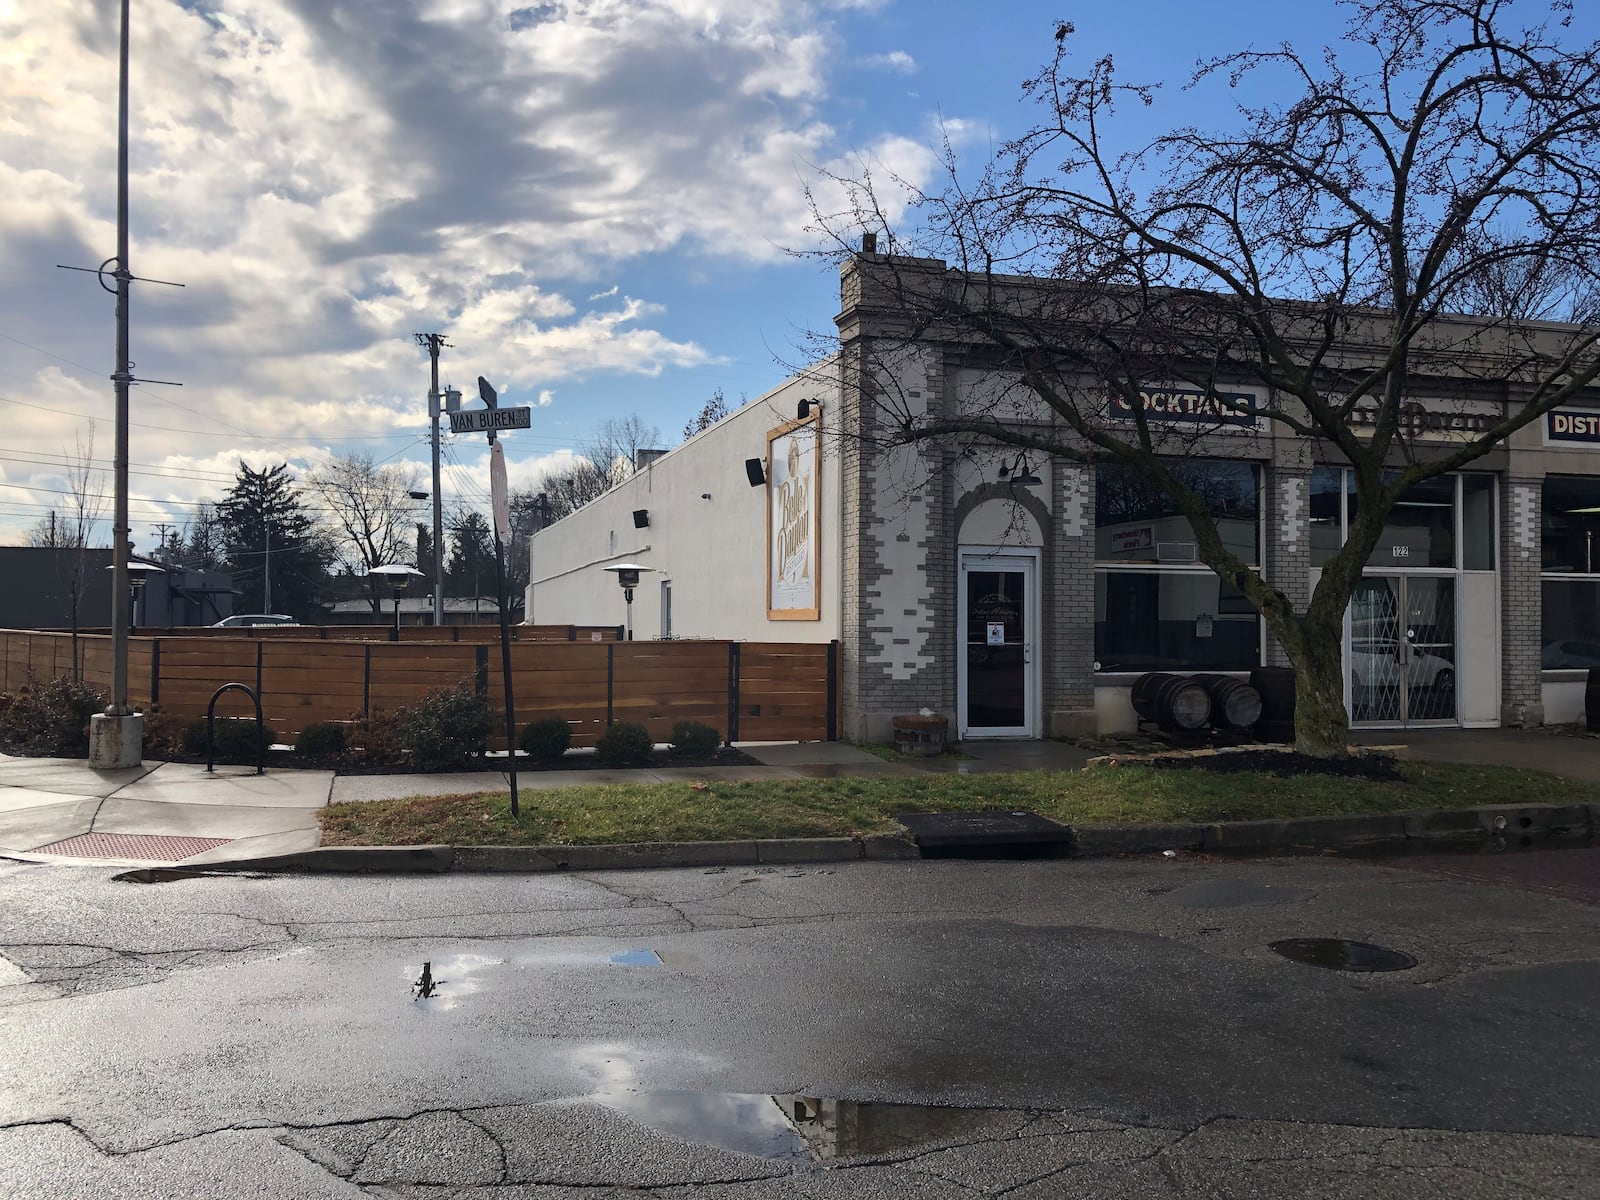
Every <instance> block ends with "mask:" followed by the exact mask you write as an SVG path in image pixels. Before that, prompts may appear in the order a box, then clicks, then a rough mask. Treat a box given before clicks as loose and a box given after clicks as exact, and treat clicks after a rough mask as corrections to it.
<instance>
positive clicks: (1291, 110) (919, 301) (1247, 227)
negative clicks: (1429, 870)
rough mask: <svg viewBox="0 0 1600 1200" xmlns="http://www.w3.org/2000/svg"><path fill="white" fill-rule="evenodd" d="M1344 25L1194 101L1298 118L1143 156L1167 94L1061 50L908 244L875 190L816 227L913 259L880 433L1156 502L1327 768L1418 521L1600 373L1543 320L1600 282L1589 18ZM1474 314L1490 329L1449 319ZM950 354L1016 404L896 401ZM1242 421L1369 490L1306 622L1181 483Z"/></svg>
mask: <svg viewBox="0 0 1600 1200" xmlns="http://www.w3.org/2000/svg"><path fill="white" fill-rule="evenodd" d="M1346 7H1347V9H1348V10H1349V15H1350V24H1349V34H1348V36H1347V37H1346V38H1345V40H1344V42H1343V44H1342V45H1340V46H1338V47H1336V48H1327V49H1324V50H1323V51H1322V52H1321V53H1317V54H1301V53H1299V52H1297V51H1296V50H1295V49H1293V48H1292V47H1289V46H1287V45H1285V46H1282V47H1280V48H1278V49H1273V50H1266V51H1256V50H1242V51H1239V52H1237V53H1234V54H1230V55H1226V56H1224V57H1222V58H1219V59H1216V60H1213V61H1209V62H1204V63H1202V64H1201V65H1200V67H1199V68H1198V70H1197V72H1196V75H1195V77H1194V79H1193V80H1192V81H1191V85H1190V86H1192V87H1207V86H1216V85H1238V84H1240V82H1241V81H1242V80H1247V79H1249V80H1253V78H1254V77H1255V76H1256V75H1257V74H1258V73H1260V74H1270V75H1271V76H1272V81H1273V84H1274V85H1275V86H1279V87H1284V86H1286V87H1288V88H1289V89H1290V90H1291V91H1292V93H1293V94H1292V95H1289V96H1288V98H1287V99H1286V100H1285V101H1284V102H1283V103H1281V104H1264V105H1260V106H1255V107H1248V106H1241V107H1240V109H1239V122H1238V128H1236V129H1235V130H1233V131H1230V132H1225V133H1207V132H1202V131H1200V130H1197V129H1193V128H1178V129H1175V130H1174V131H1172V132H1170V133H1166V134H1162V135H1160V136H1158V137H1156V138H1155V139H1154V140H1153V141H1151V142H1149V143H1148V144H1147V145H1145V146H1143V148H1142V149H1139V150H1137V151H1135V152H1133V153H1128V154H1121V155H1119V154H1116V153H1114V152H1113V151H1111V150H1110V149H1108V145H1109V141H1108V139H1109V137H1110V136H1111V131H1112V130H1113V129H1114V128H1115V122H1116V118H1117V116H1118V109H1119V107H1120V106H1122V105H1124V104H1129V103H1131V104H1132V105H1134V106H1135V107H1137V108H1140V109H1143V108H1146V107H1148V106H1152V105H1154V104H1155V103H1156V102H1157V100H1158V92H1159V88H1158V87H1157V86H1144V85H1130V84H1125V83H1122V82H1120V81H1119V80H1118V78H1117V77H1116V74H1115V72H1114V70H1113V65H1112V61H1111V58H1110V56H1106V57H1102V58H1100V59H1099V60H1098V61H1095V62H1093V63H1092V64H1090V65H1089V66H1088V67H1087V69H1086V70H1083V71H1079V70H1076V69H1075V68H1074V67H1073V66H1072V64H1071V61H1070V55H1069V47H1070V45H1071V43H1072V41H1073V36H1072V35H1073V29H1072V27H1071V26H1070V25H1068V24H1062V25H1060V26H1058V27H1057V29H1056V31H1055V41H1056V48H1055V52H1054V55H1053V57H1052V59H1051V61H1050V62H1049V63H1048V64H1047V65H1046V66H1045V67H1044V68H1043V69H1042V70H1041V71H1040V72H1039V73H1038V74H1037V75H1036V76H1034V77H1033V78H1032V79H1030V80H1029V81H1027V83H1026V84H1025V85H1024V87H1025V91H1026V92H1027V94H1028V95H1029V96H1031V97H1032V98H1033V99H1034V100H1036V101H1037V102H1038V104H1039V105H1040V107H1041V108H1042V117H1041V119H1040V120H1039V122H1038V123H1037V124H1036V125H1035V126H1034V127H1033V128H1032V129H1030V130H1029V131H1028V132H1026V133H1024V134H1023V135H1022V136H1021V137H1019V138H1017V139H1016V140H1015V141H1012V142H1010V143H1009V144H1007V145H1005V146H1004V147H1002V148H1001V149H1000V150H999V151H998V152H997V153H996V154H995V156H994V157H993V158H992V159H990V160H989V161H988V162H987V163H986V164H985V166H984V167H983V168H982V170H981V171H979V172H978V173H977V174H976V175H968V174H967V173H965V172H964V170H963V169H962V168H961V166H960V164H959V163H958V162H957V161H956V158H955V156H954V155H953V154H951V153H950V152H949V151H948V148H947V164H946V165H947V170H948V173H947V176H946V183H945V185H944V186H942V188H941V189H940V190H937V191H926V192H922V193H920V194H917V195H915V196H914V198H913V203H912V206H911V209H910V214H909V216H908V218H907V219H906V220H905V221H904V222H903V223H900V222H897V223H891V222H890V221H889V220H888V219H887V217H886V213H887V211H888V209H889V205H888V204H887V201H886V198H885V197H884V196H883V195H882V193H881V188H880V185H878V184H877V183H875V182H874V181H873V180H872V179H871V178H870V177H865V178H858V179H854V180H840V181H839V182H841V183H843V184H845V185H846V187H847V188H850V189H853V190H852V191H851V193H850V194H851V196H852V200H851V202H850V203H848V204H847V205H846V206H845V207H844V208H843V209H842V210H840V211H829V212H822V211H818V212H817V217H818V224H819V225H820V227H821V228H822V229H823V230H824V231H827V232H829V233H831V234H832V235H833V236H834V238H835V239H836V247H837V249H836V250H835V251H833V253H834V254H835V255H836V256H837V255H844V254H849V253H851V252H852V251H853V243H854V241H855V237H856V234H857V231H859V230H862V229H867V230H870V231H872V232H874V234H875V236H876V237H877V238H878V240H879V241H880V242H881V243H882V248H883V249H884V250H886V251H887V252H888V253H886V254H883V255H877V254H865V253H864V254H862V255H860V256H859V257H858V258H856V259H855V260H854V261H855V273H854V274H853V275H852V276H848V277H847V279H846V287H847V288H855V289H858V290H857V300H856V303H857V304H858V306H859V307H860V309H861V310H863V311H867V312H871V313H873V314H875V320H876V321H877V325H876V326H875V327H874V329H873V330H872V331H871V332H872V334H873V336H872V337H870V338H863V339H862V342H863V343H870V346H868V347H867V348H866V349H860V350H858V352H859V353H861V354H862V355H864V356H876V357H875V358H874V359H873V361H870V362H863V364H862V366H861V370H863V371H866V372H871V373H875V375H876V380H875V385H874V386H862V387H861V388H860V389H859V392H860V396H861V399H860V403H861V405H862V409H863V412H862V415H861V419H860V424H861V432H862V436H864V437H865V438H866V439H868V441H871V442H874V443H881V444H883V445H906V444H909V443H917V442H925V441H928V440H936V441H943V442H945V443H950V442H958V443H959V441H960V440H962V439H968V440H976V441H982V442H986V443H989V444H999V445H1009V446H1014V447H1020V448H1024V449H1028V450H1037V451H1041V452H1044V453H1046V454H1049V455H1054V456H1058V457H1059V458H1062V459H1066V460H1070V461H1078V462H1115V463H1122V464H1126V465H1127V466H1128V467H1129V468H1131V469H1132V470H1133V471H1135V472H1137V473H1138V474H1140V475H1142V476H1143V477H1145V478H1146V479H1148V480H1150V481H1152V482H1153V483H1154V484H1155V485H1157V486H1158V487H1159V488H1160V489H1161V490H1162V491H1163V492H1165V493H1166V494H1167V495H1168V496H1170V497H1171V499H1172V501H1173V503H1174V504H1175V505H1176V507H1177V508H1178V509H1179V511H1180V512H1181V513H1182V515H1183V516H1184V517H1185V518H1187V520H1188V522H1189V524H1190V525H1191V526H1192V528H1193V530H1194V536H1195V539H1196V543H1197V546H1198V552H1199V556H1200V558H1201V559H1202V560H1203V561H1204V562H1205V563H1206V564H1207V565H1209V566H1210V567H1211V568H1212V569H1213V570H1214V571H1216V573H1217V574H1218V575H1219V576H1220V577H1221V578H1222V579H1223V580H1224V581H1226V582H1228V583H1230V584H1232V585H1233V586H1234V587H1235V588H1237V589H1238V590H1239V591H1240V592H1242V593H1243V594H1244V595H1245V596H1246V597H1248V599H1249V600H1250V602H1251V603H1252V604H1253V605H1254V606H1255V607H1256V609H1257V610H1258V611H1259V612H1260V613H1261V614H1262V615H1263V616H1264V617H1265V620H1266V622H1267V625H1268V628H1269V629H1270V631H1271V633H1272V635H1273V636H1274V637H1275V638H1276V639H1277V642H1278V643H1279V644H1280V645H1281V646H1282V648H1283V650H1284V652H1285V653H1286V654H1287V656H1288V658H1289V660H1290V662H1291V663H1292V664H1293V665H1294V666H1295V668H1296V678H1297V709H1296V723H1297V728H1296V740H1297V742H1298V744H1299V746H1300V748H1301V749H1303V750H1306V751H1309V752H1313V753H1318V754H1338V753H1342V752H1343V751H1344V747H1345V745H1346V741H1347V721H1346V714H1345V708H1344V700H1343V678H1342V647H1343V619H1344V613H1345V610H1346V608H1347V606H1348V604H1349V601H1350V598H1351V596H1352V594H1353V590H1354V588H1355V586H1356V584H1357V582H1358V581H1359V579H1360V576H1361V572H1362V568H1363V565H1364V564H1365V563H1366V562H1367V560H1368V558H1369V557H1370V555H1371V554H1372V552H1373V549H1374V547H1375V546H1376V545H1377V544H1378V541H1379V538H1380V536H1381V534H1382V531H1383V526H1384V523H1385V518H1386V517H1387V515H1388V514H1389V512H1390V510H1391V509H1392V508H1393V506H1394V504H1395V502H1396V501H1397V500H1398V499H1399V498H1400V497H1401V496H1402V495H1403V494H1404V493H1405V492H1406V491H1407V489H1409V488H1412V487H1413V486H1415V485H1417V484H1418V483H1420V482H1422V481H1424V480H1427V479H1429V478H1432V477H1435V476H1438V475H1442V474H1444V473H1446V472H1451V471H1455V470H1457V469H1459V468H1461V467H1463V466H1465V465H1467V464H1468V463H1471V462H1473V461H1474V460H1475V459H1477V458H1479V457H1481V456H1482V455H1483V454H1485V453H1486V452H1487V451H1489V450H1490V449H1491V448H1493V447H1495V446H1497V445H1499V444H1501V443H1502V442H1504V441H1505V439H1506V438H1507V436H1508V435H1510V434H1512V433H1513V432H1515V431H1516V430H1518V429H1520V428H1521V427H1523V426H1524V425H1527V424H1528V423H1529V422H1531V421H1534V420H1536V419H1538V418H1539V417H1540V416H1541V415H1542V414H1544V413H1546V412H1548V411H1549V410H1551V409H1552V408H1554V407H1556V406H1557V405H1560V404H1562V403H1563V402H1566V401H1569V400H1571V399H1572V398H1574V397H1575V396H1578V395H1579V394H1580V393H1583V392H1584V390H1585V389H1587V388H1589V387H1590V385H1592V384H1593V383H1594V381H1595V378H1596V374H1597V373H1600V355H1597V353H1596V338H1597V337H1600V329H1597V328H1596V327H1595V326H1594V325H1583V326H1574V325H1558V324H1550V323H1542V322H1528V321H1525V320H1519V319H1517V318H1519V317H1525V316H1542V315H1547V314H1548V313H1549V312H1550V311H1551V310H1550V309H1549V308H1547V307H1545V306H1544V302H1545V301H1546V300H1548V298H1549V296H1550V295H1551V294H1552V293H1551V291H1550V287H1549V286H1548V285H1550V284H1551V283H1552V281H1555V282H1556V283H1557V286H1556V288H1555V293H1556V294H1558V295H1560V296H1571V297H1575V298H1577V303H1578V309H1577V312H1578V313H1579V314H1580V315H1582V314H1584V313H1586V311H1587V302H1586V301H1585V300H1584V299H1583V298H1585V297H1589V296H1592V295H1594V294H1595V285H1596V282H1597V279H1600V206H1597V205H1596V204H1595V202H1594V198H1595V196H1596V195H1597V194H1600V44H1597V45H1592V46H1583V45H1579V46H1568V45H1565V44H1563V43H1562V40H1561V39H1562V36H1563V31H1564V29H1565V26H1564V23H1558V24H1557V26H1556V28H1554V29H1551V28H1549V27H1546V26H1538V25H1535V26H1530V27H1521V28H1514V27H1512V26H1511V25H1510V23H1509V21H1510V18H1509V17H1508V12H1509V10H1510V9H1511V7H1512V2H1511V0H1347V3H1346ZM1550 8H1551V9H1553V10H1554V11H1555V13H1556V15H1557V17H1558V18H1559V17H1562V16H1565V15H1570V8H1571V6H1570V4H1566V3H1555V4H1552V5H1550ZM1240 90H1241V92H1242V90H1243V89H1242V88H1241V89H1240ZM1236 94H1238V93H1236ZM1489 228H1493V229H1495V230H1496V231H1497V232H1496V234H1494V235H1493V236H1490V235H1488V234H1486V233H1485V232H1484V231H1485V230H1486V229H1489ZM919 256H920V257H919ZM947 262H948V263H949V264H951V265H952V266H954V267H955V268H958V269H957V270H946V269H945V264H946V263H947ZM1517 297H1521V298H1522V299H1523V300H1536V301H1538V303H1533V304H1529V303H1516V302H1513V301H1514V300H1515V299H1516V298H1517ZM1463 312H1467V313H1474V314H1476V315H1474V316H1471V317H1468V318H1463V317H1461V316H1459V315H1457V316H1452V315H1450V314H1460V313H1463ZM1568 315H1571V310H1570V309H1569V310H1568ZM924 340H928V341H934V340H937V341H939V342H940V343H941V344H945V345H949V344H951V343H957V344H964V345H966V346H967V347H969V350H968V354H967V359H966V361H967V362H968V364H969V365H977V366H979V367H981V368H983V369H984V370H986V371H987V372H988V374H989V376H990V378H991V379H993V380H994V381H996V382H995V384H994V386H991V387H988V388H985V389H982V390H981V392H979V391H975V392H974V394H973V396H971V397H968V398H967V400H966V401H965V402H964V403H963V404H961V405H944V406H935V407H930V406H929V405H928V404H927V403H926V402H921V401H919V400H918V399H917V398H916V397H915V395H914V394H913V393H912V392H911V390H910V389H909V388H907V389H905V390H899V389H897V388H896V387H895V386H893V383H894V375H893V368H894V365H895V363H894V358H895V355H896V354H902V355H903V354H904V353H907V352H910V351H911V350H914V348H915V347H916V346H917V345H918V343H919V342H921V341H924ZM847 369H848V368H847ZM1441 381H1450V382H1451V383H1452V385H1453V386H1454V394H1457V395H1462V394H1465V396H1466V399H1464V400H1463V402H1462V403H1463V406H1464V410H1463V414H1462V419H1461V421H1460V423H1459V424H1457V425H1455V426H1453V427H1452V428H1453V429H1455V430H1457V431H1458V433H1457V435H1456V436H1455V440H1453V441H1443V442H1441V441H1438V440H1432V441H1430V440H1429V439H1428V438H1425V437H1420V436H1418V434H1419V432H1420V429H1419V422H1418V414H1417V412H1416V409H1415V406H1414V403H1413V400H1414V398H1415V397H1416V396H1418V395H1419V394H1420V395H1437V394H1439V386H1438V385H1439V383H1440V382H1441ZM1474 384H1476V385H1477V386H1476V387H1474ZM1430 385H1432V386H1430ZM1163 389H1167V390H1170V391H1177V390H1183V391H1187V392H1188V393H1190V396H1191V397H1192V407H1193V411H1192V412H1191V413H1190V414H1189V417H1190V419H1189V420H1187V421H1185V422H1176V421H1164V420H1161V419H1159V418H1160V415H1161V414H1160V413H1159V412H1158V411H1157V409H1158V408H1159V401H1158V400H1156V399H1154V398H1153V396H1154V394H1155V393H1159V392H1161V391H1162V390H1163ZM1591 395H1592V393H1591ZM1185 403H1191V401H1185ZM1468 412H1470V414H1472V415H1471V419H1467V416H1466V414H1467V413H1468ZM1246 419H1248V421H1249V422H1250V423H1252V424H1256V423H1259V424H1260V426H1261V427H1263V428H1271V427H1272V426H1278V427H1280V428H1281V429H1283V430H1285V431H1287V432H1289V433H1291V434H1292V435H1294V436H1295V437H1296V438H1297V439H1299V444H1300V445H1301V446H1303V447H1305V448H1306V449H1307V452H1308V459H1309V461H1333V462H1340V461H1342V462H1346V463H1348V464H1349V466H1350V468H1351V469H1352V473H1353V478H1354V486H1355V494H1356V504H1355V509H1356V511H1355V514H1354V516H1353V517H1352V518H1351V520H1350V522H1349V527H1348V536H1347V539H1346V541H1345V543H1344V544H1343V546H1341V547H1340V548H1339V549H1338V551H1337V553H1335V554H1333V556H1332V557H1331V558H1330V559H1329V560H1328V561H1327V562H1326V563H1325V564H1324V565H1323V567H1322V572H1321V575H1320V579H1319V581H1318V582H1317V584H1316V586H1315V588H1314V590H1312V591H1311V592H1310V594H1309V599H1308V600H1307V601H1304V602H1303V603H1301V602H1296V601H1293V600H1291V599H1290V596H1289V595H1288V594H1286V590H1287V591H1290V592H1292V591H1296V590H1299V589H1296V588H1295V587H1293V586H1291V584H1290V583H1289V582H1288V581H1285V580H1272V579H1269V578H1266V577H1264V573H1263V569H1262V568H1260V567H1258V566H1257V565H1256V564H1255V563H1254V562H1252V561H1247V560H1246V557H1243V556H1241V555H1240V554H1239V553H1237V552H1236V551H1235V549H1230V547H1229V546H1228V545H1227V544H1225V542H1224V539H1223V538H1222V537H1220V536H1219V533H1218V527H1217V522H1216V520H1215V519H1214V517H1213V514H1212V511H1211V508H1210V506H1209V505H1208V503H1207V502H1206V500H1205V498H1204V497H1202V496H1200V495H1197V494H1196V492H1195V490H1194V489H1193V488H1192V487H1190V486H1188V485H1187V484H1186V482H1185V479H1184V477H1183V473H1182V472H1181V471H1179V470H1176V469H1174V464H1175V462H1178V461H1181V459H1182V458H1183V457H1184V456H1185V455H1187V454H1189V453H1191V452H1192V450H1193V449H1194V448H1195V447H1197V446H1198V445H1200V444H1202V443H1203V442H1204V440H1205V439H1207V438H1213V437H1215V436H1216V435H1218V434H1220V433H1223V432H1224V431H1225V429H1226V428H1227V427H1228V426H1229V425H1230V424H1237V423H1239V422H1242V421H1245V420H1246ZM1301 582H1302V585H1303V582H1304V581H1301Z"/></svg>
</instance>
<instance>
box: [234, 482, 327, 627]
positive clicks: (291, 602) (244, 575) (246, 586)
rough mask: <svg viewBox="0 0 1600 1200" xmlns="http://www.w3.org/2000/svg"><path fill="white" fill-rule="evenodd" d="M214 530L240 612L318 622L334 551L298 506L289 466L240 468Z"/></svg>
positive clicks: (325, 535) (301, 507)
mask: <svg viewBox="0 0 1600 1200" xmlns="http://www.w3.org/2000/svg"><path fill="white" fill-rule="evenodd" d="M216 524H217V527H218V530H219V531H220V533H221V543H222V548H223V552H224V553H225V555H226V556H227V559H228V562H229V564H230V565H231V567H232V568H233V571H234V587H235V589H236V590H238V591H239V592H241V593H242V594H243V595H242V599H241V600H240V610H241V611H243V612H268V611H271V612H280V613H289V614H290V615H292V616H293V617H295V618H296V619H298V620H301V621H306V622H308V623H311V622H315V621H316V620H317V619H318V617H319V616H320V614H319V612H318V609H317V602H318V599H319V597H320V593H321V591H322V585H323V579H324V576H325V575H326V573H327V569H328V565H329V564H330V563H331V562H332V561H333V560H334V557H335V554H334V547H333V542H332V539H331V538H330V537H329V536H328V534H327V533H326V531H324V530H322V529H320V528H319V527H318V525H317V523H316V521H315V519H314V518H312V517H311V516H310V514H308V513H307V512H306V511H305V508H304V506H303V505H302V504H301V502H300V497H299V496H298V495H297V494H296V493H295V487H294V477H293V476H292V475H290V474H289V464H288V463H280V464H278V465H277V466H276V467H269V468H267V469H265V470H261V471H252V470H251V469H250V468H249V467H248V466H247V465H246V464H245V463H243V462H240V464H239V474H238V476H237V478H236V479H235V480H234V484H233V486H232V487H231V488H230V489H228V492H227V494H226V495H225V496H224V498H223V500H222V501H221V503H219V504H218V505H217V512H216ZM269 602H270V608H269Z"/></svg>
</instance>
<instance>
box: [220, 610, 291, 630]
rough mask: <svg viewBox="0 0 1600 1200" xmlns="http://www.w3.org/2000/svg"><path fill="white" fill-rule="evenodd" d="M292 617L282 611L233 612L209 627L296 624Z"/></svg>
mask: <svg viewBox="0 0 1600 1200" xmlns="http://www.w3.org/2000/svg"><path fill="white" fill-rule="evenodd" d="M298 624H300V622H299V621H296V620H295V619H294V618H293V617H288V616H285V615H284V614H282V613H235V614H234V615H233V616H231V617H223V618H222V620H220V621H218V622H217V623H216V624H215V625H213V626H212V627H211V628H213V629H242V628H248V627H250V626H254V625H298Z"/></svg>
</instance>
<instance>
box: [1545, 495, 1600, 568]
mask: <svg viewBox="0 0 1600 1200" xmlns="http://www.w3.org/2000/svg"><path fill="white" fill-rule="evenodd" d="M1541 529H1542V534H1543V536H1542V538H1541V541H1542V543H1543V551H1544V569H1545V570H1546V571H1554V572H1560V573H1563V574H1573V575H1592V574H1594V573H1595V572H1596V571H1597V570H1600V546H1597V545H1596V544H1595V543H1596V542H1600V478H1592V477H1590V476H1585V475H1549V476H1546V477H1545V481H1544V501H1543V521H1542V522H1541Z"/></svg>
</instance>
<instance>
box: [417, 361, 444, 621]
mask: <svg viewBox="0 0 1600 1200" xmlns="http://www.w3.org/2000/svg"><path fill="white" fill-rule="evenodd" d="M412 336H413V337H415V338H416V339H417V345H419V346H421V347H423V348H424V349H426V350H427V352H428V358H429V361H430V363H431V365H432V368H433V372H432V376H431V382H430V384H429V387H428V420H429V422H430V423H431V424H432V437H431V439H430V441H431V443H432V446H433V623H434V626H435V627H438V626H440V625H443V624H444V538H443V537H442V536H441V526H442V525H443V524H444V497H443V496H442V495H440V488H441V486H442V485H441V484H440V482H439V351H440V349H441V348H447V347H448V346H449V345H450V343H449V342H447V341H445V340H444V334H442V333H417V334H413V335H412ZM417 565H418V566H419V567H420V566H421V565H422V564H421V563H418V564H417Z"/></svg>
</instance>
